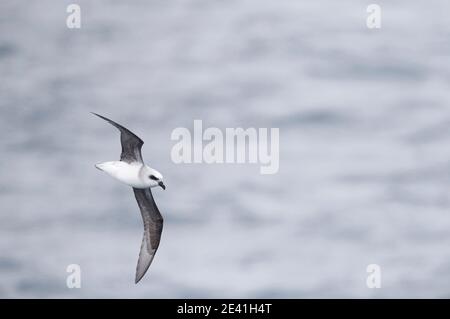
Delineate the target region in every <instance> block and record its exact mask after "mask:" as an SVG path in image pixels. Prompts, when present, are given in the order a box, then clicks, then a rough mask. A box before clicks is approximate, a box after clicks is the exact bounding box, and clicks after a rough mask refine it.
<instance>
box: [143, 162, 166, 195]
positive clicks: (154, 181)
mask: <svg viewBox="0 0 450 319" xmlns="http://www.w3.org/2000/svg"><path fill="white" fill-rule="evenodd" d="M141 178H142V179H143V180H145V182H146V183H147V184H148V187H157V186H160V187H161V188H162V189H164V190H165V189H166V185H164V180H163V176H162V174H161V173H160V172H158V171H157V170H156V169H153V168H151V167H150V166H147V165H145V166H144V167H143V169H142V170H141Z"/></svg>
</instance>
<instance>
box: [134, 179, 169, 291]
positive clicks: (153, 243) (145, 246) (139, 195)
mask: <svg viewBox="0 0 450 319" xmlns="http://www.w3.org/2000/svg"><path fill="white" fill-rule="evenodd" d="M133 191H134V196H135V197H136V200H137V203H138V205H139V209H140V210H141V215H142V220H143V221H144V237H143V238H142V245H141V251H140V252H139V259H138V263H137V267H136V279H135V283H138V282H139V280H141V278H142V277H143V276H144V274H145V273H146V271H147V269H148V267H150V264H151V263H152V260H153V257H154V256H155V253H156V250H157V249H158V246H159V241H160V239H161V233H162V229H163V218H162V216H161V213H160V212H159V209H158V207H157V206H156V203H155V200H154V199H153V196H152V191H151V190H150V188H146V189H138V188H133Z"/></svg>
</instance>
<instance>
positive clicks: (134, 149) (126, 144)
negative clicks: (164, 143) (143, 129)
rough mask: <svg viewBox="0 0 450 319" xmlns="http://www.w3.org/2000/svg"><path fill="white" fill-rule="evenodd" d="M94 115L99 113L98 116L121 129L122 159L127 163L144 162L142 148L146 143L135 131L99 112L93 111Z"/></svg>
mask: <svg viewBox="0 0 450 319" xmlns="http://www.w3.org/2000/svg"><path fill="white" fill-rule="evenodd" d="M92 114H94V115H97V116H98V117H100V118H102V119H104V120H105V121H107V122H109V123H110V124H112V125H114V126H115V127H117V128H118V129H119V131H120V143H121V144H122V153H121V154H120V160H121V161H123V162H127V163H132V162H139V163H143V160H142V154H141V148H142V145H143V144H144V141H142V140H141V139H140V138H139V137H137V136H136V135H135V134H134V133H133V132H131V131H130V130H128V129H127V128H125V127H123V126H122V125H120V124H117V123H116V122H114V121H112V120H110V119H108V118H106V117H104V116H101V115H99V114H97V113H92Z"/></svg>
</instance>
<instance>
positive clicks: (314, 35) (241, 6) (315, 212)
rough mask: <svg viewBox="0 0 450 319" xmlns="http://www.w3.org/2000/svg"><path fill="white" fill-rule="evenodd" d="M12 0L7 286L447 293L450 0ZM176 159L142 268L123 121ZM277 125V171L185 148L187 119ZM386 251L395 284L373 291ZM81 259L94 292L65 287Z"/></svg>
mask: <svg viewBox="0 0 450 319" xmlns="http://www.w3.org/2000/svg"><path fill="white" fill-rule="evenodd" d="M69 3H72V1H54V0H53V1H49V0H45V1H12V0H6V1H5V0H3V1H1V2H0V133H1V136H2V138H1V139H0V154H1V158H2V165H0V297H4V298H16V297H24V298H33V297H44V298H51V297H61V298H78V297H85V298H91V297H102V298H108V297H113V298H116V297H125V298H134V297H139V298H141V297H142V298H159V297H161V298H162V297H181V298H184V297H186V298H187V297H207V298H208V297H236V298H238V297H241V298H246V297H286V298H310V297H320V298H328V297H358V298H359V297H369V298H379V297H388V298H390V297H449V296H450V249H449V248H448V247H450V231H449V230H450V215H449V214H450V196H449V191H450V173H449V172H450V170H449V168H450V147H449V145H450V107H449V105H450V93H449V88H450V63H449V62H450V61H449V56H450V42H449V41H448V39H449V35H450V23H449V22H448V17H447V14H446V13H447V12H448V9H450V5H449V4H448V1H444V0H441V1H439V0H436V1H427V2H425V1H378V2H377V3H378V4H380V5H381V8H382V28H381V29H379V30H369V29H367V27H366V22H365V20H366V17H367V13H366V7H367V5H368V4H369V3H363V2H361V1H356V0H351V1H345V2H344V3H341V2H337V1H330V0H328V1H327V0H320V1H309V2H305V1H294V0H286V1H268V0H259V1H256V0H253V1H250V0H243V1H212V0H189V1H170V2H169V1H162V0H158V1H133V2H132V3H125V2H122V1H104V0H97V1H86V0H79V1H77V3H78V4H80V5H81V10H82V27H81V29H79V30H70V29H68V28H67V27H66V24H65V20H66V17H67V13H66V6H67V5H68V4H69ZM90 111H95V112H98V113H100V114H104V115H105V116H108V117H111V118H112V119H114V120H116V121H118V122H119V123H122V124H123V125H125V126H127V127H129V128H130V129H131V130H133V131H134V132H135V133H136V134H138V135H139V136H140V137H142V138H143V139H144V140H145V145H144V147H143V156H144V159H145V160H146V161H147V162H149V163H150V165H151V166H153V167H155V168H157V169H158V170H159V171H161V172H162V173H163V174H164V176H165V182H166V185H167V190H166V191H165V192H163V191H160V190H155V191H154V196H155V198H156V201H157V203H158V206H159V208H160V210H161V211H162V213H163V214H164V217H165V225H164V231H163V238H162V241H161V245H160V248H159V251H158V252H157V255H156V257H155V260H154V262H153V264H152V266H151V268H150V270H149V273H148V274H147V275H146V276H145V277H144V279H143V281H142V282H141V283H140V284H138V285H134V283H133V279H134V271H135V265H136V262H137V256H138V251H139V247H140V242H141V236H142V225H141V217H140V216H139V210H138V208H137V205H136V203H135V199H134V197H133V194H132V191H131V189H129V188H128V187H126V186H123V185H121V184H119V183H116V182H114V181H113V180H111V179H110V178H109V177H107V176H106V175H104V174H102V173H101V172H99V171H98V170H96V169H95V168H94V164H95V163H98V162H102V161H108V160H115V159H118V157H119V152H120V144H119V138H118V133H117V132H116V131H115V130H114V128H113V127H110V126H108V125H107V124H106V123H103V122H102V121H100V120H99V119H97V118H94V117H93V116H92V115H91V114H89V112H90ZM194 119H201V120H203V123H204V125H205V126H214V127H219V128H226V127H244V128H247V127H256V128H258V127H279V128H280V170H279V173H278V174H276V175H260V174H259V166H257V165H250V164H236V165H207V164H174V163H173V162H172V161H171V158H170V151H171V147H172V146H173V145H174V143H175V142H173V141H171V140H170V134H171V132H172V130H173V129H174V128H176V127H187V128H189V129H192V127H193V121H194ZM372 263H375V264H378V265H380V266H381V270H382V288H381V289H368V288H367V286H366V277H367V275H368V274H367V273H366V267H367V265H368V264H372ZM69 264H79V265H80V266H81V269H82V288H81V289H68V288H67V287H66V277H67V275H68V273H66V267H67V265H69Z"/></svg>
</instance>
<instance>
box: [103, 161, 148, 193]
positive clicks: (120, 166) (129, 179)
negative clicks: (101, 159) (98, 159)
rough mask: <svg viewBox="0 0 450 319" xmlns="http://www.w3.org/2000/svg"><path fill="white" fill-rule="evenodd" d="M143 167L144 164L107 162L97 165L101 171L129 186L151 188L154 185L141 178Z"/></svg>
mask: <svg viewBox="0 0 450 319" xmlns="http://www.w3.org/2000/svg"><path fill="white" fill-rule="evenodd" d="M142 166H143V164H141V163H131V164H128V163H125V162H122V161H113V162H105V163H100V164H96V165H95V167H97V168H98V169H99V170H102V171H104V172H105V173H107V174H108V175H109V176H111V177H113V178H114V179H117V180H118V181H120V182H122V183H124V184H126V185H128V186H131V187H134V188H148V187H151V186H153V185H150V181H148V180H147V179H144V178H143V176H141V175H142V174H139V173H140V171H141V168H142Z"/></svg>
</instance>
